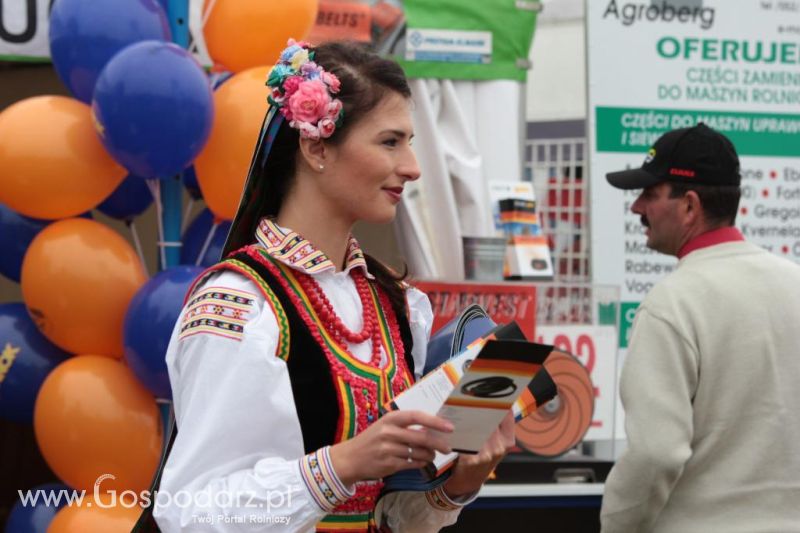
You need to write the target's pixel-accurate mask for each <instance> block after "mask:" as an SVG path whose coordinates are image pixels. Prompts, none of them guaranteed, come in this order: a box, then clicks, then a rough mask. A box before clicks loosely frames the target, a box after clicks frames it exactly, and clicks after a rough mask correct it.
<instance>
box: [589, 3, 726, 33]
mask: <svg viewBox="0 0 800 533" xmlns="http://www.w3.org/2000/svg"><path fill="white" fill-rule="evenodd" d="M675 3H676V2H675V0H673V1H671V2H670V1H667V0H662V1H661V3H652V4H635V3H627V4H618V3H617V0H611V1H610V2H609V3H608V5H607V6H606V10H605V12H604V13H603V18H604V19H605V18H607V17H609V16H612V17H614V18H616V19H617V20H619V21H620V22H622V25H623V26H630V25H632V24H634V23H635V22H656V21H660V22H677V23H680V24H698V25H699V26H700V27H701V28H702V29H704V30H707V29H709V28H711V27H712V26H713V25H714V15H715V10H714V8H713V7H699V6H691V7H690V6H686V5H680V6H676V5H674V4H675Z"/></svg>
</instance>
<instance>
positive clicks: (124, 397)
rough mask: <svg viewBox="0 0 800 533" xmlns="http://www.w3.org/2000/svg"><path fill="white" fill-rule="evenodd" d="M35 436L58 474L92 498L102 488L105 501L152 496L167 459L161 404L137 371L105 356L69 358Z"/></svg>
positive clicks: (39, 408)
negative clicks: (112, 494) (109, 496)
mask: <svg viewBox="0 0 800 533" xmlns="http://www.w3.org/2000/svg"><path fill="white" fill-rule="evenodd" d="M33 429H34V432H35V434H36V442H37V443H38V444H39V450H40V451H41V452H42V456H43V457H44V459H45V461H47V464H48V465H49V466H50V468H51V469H52V470H53V472H55V474H56V475H57V476H58V477H59V478H60V479H61V480H62V481H63V482H64V483H66V484H67V485H69V486H70V487H73V488H75V489H78V490H81V489H83V490H87V491H89V492H90V493H92V492H93V491H94V486H95V484H96V483H97V484H98V492H100V493H101V494H106V491H109V490H111V491H116V492H117V493H121V492H123V491H126V490H132V491H134V492H137V493H140V492H141V491H143V490H146V489H147V488H148V487H149V486H150V481H151V480H152V478H153V474H155V470H156V466H157V465H158V460H159V456H160V453H161V440H162V428H161V415H160V414H159V412H158V406H157V405H156V401H155V399H154V398H153V396H152V395H151V394H150V393H149V392H148V391H147V389H145V388H144V387H143V386H142V385H141V384H140V383H139V382H138V381H137V380H136V377H135V376H134V375H133V372H131V371H130V370H129V369H127V368H126V367H125V366H123V365H122V364H121V363H120V362H119V361H115V360H113V359H109V358H108V357H102V356H99V355H80V356H77V357H72V358H70V359H67V360H66V361H64V362H63V363H61V364H60V365H58V366H57V367H56V368H55V369H54V370H53V371H52V372H51V373H50V375H49V376H47V379H45V380H44V383H42V387H41V389H39V394H38V395H37V396H36V405H35V406H34V410H33ZM106 474H110V475H109V476H107V475H106ZM112 476H113V477H112ZM117 496H119V494H117ZM74 531H82V530H80V529H76V530H74Z"/></svg>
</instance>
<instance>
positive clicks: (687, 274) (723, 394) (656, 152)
mask: <svg viewBox="0 0 800 533" xmlns="http://www.w3.org/2000/svg"><path fill="white" fill-rule="evenodd" d="M606 178H607V179H608V182H609V183H610V184H611V185H613V186H614V187H617V188H620V189H643V190H642V193H641V194H640V195H639V197H638V198H637V199H636V201H635V202H634V203H633V206H632V208H631V209H632V211H633V212H634V213H636V214H637V215H639V216H640V217H641V220H642V224H644V226H645V227H646V228H647V229H646V235H647V245H648V246H649V247H650V248H652V249H654V250H656V251H659V252H661V253H664V254H669V255H674V256H677V257H678V259H679V261H678V266H677V268H676V269H675V270H674V271H673V272H672V273H671V274H669V275H668V276H667V277H666V278H664V279H663V280H661V281H660V282H659V283H657V284H656V285H655V286H654V287H653V289H652V290H651V291H650V292H649V293H648V294H647V296H646V297H645V299H644V301H643V302H642V303H641V305H640V306H639V308H638V309H637V312H636V319H635V321H634V324H633V329H632V333H631V338H630V342H629V345H628V353H627V357H626V359H625V364H624V367H623V370H622V377H621V380H620V396H621V398H622V402H623V405H624V408H625V418H626V420H625V429H626V433H627V437H628V447H627V450H626V452H625V453H624V454H623V456H622V457H621V458H620V459H619V461H617V463H616V465H615V466H614V468H613V469H612V471H611V473H610V474H609V477H608V479H607V480H606V484H605V489H604V495H603V508H602V511H601V521H602V526H603V529H602V530H603V532H604V533H617V532H620V533H622V532H626V533H627V532H633V531H648V532H656V533H667V532H676V533H677V532H682V533H683V532H686V531H753V532H755V531H765V532H766V531H800V505H798V501H799V500H798V495H800V477H798V476H797V472H800V416H798V415H797V413H798V412H800V394H797V392H796V390H797V389H796V387H797V383H800V357H798V356H797V350H798V346H800V333H799V332H800V329H798V328H797V324H798V323H800V266H798V265H797V264H795V263H793V262H791V261H788V260H786V259H783V258H780V257H777V256H775V255H773V254H771V253H769V252H767V251H765V250H764V249H762V248H760V247H758V246H755V245H753V244H750V243H748V242H745V240H744V237H743V236H742V234H741V233H740V232H739V230H737V229H736V228H735V227H734V226H733V224H734V221H735V218H736V214H737V211H738V208H739V198H740V187H739V185H740V181H741V177H740V173H739V158H738V156H737V154H736V150H735V148H734V147H733V144H731V142H730V141H729V140H728V139H727V138H726V137H725V136H724V135H722V134H720V133H719V132H717V131H715V130H713V129H711V128H709V127H708V126H706V125H705V124H698V125H696V126H694V127H691V128H684V129H679V130H674V131H670V132H668V133H666V134H664V135H663V136H662V137H661V138H659V139H658V140H657V141H656V143H655V144H654V145H653V147H652V148H651V149H650V151H649V152H648V154H647V157H646V158H645V161H644V163H643V164H642V166H641V168H637V169H630V170H623V171H620V172H612V173H609V174H607V175H606ZM766 450H768V452H766V453H765V451H766ZM756 458H757V459H756ZM756 462H757V463H756Z"/></svg>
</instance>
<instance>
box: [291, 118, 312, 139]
mask: <svg viewBox="0 0 800 533" xmlns="http://www.w3.org/2000/svg"><path fill="white" fill-rule="evenodd" d="M289 126H291V127H292V128H294V129H296V130H298V131H299V132H300V136H301V137H305V138H306V139H311V140H312V141H316V140H319V129H318V128H317V127H316V126H313V125H312V124H310V123H308V122H299V121H297V120H293V121H291V122H290V123H289Z"/></svg>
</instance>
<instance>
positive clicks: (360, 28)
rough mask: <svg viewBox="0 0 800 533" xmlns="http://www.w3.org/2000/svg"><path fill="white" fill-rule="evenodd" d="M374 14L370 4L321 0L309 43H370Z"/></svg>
mask: <svg viewBox="0 0 800 533" xmlns="http://www.w3.org/2000/svg"><path fill="white" fill-rule="evenodd" d="M371 25H372V13H371V11H370V7H369V5H368V4H360V3H358V2H338V1H336V0H320V2H319V11H318V12H317V20H316V22H315V23H314V26H313V27H312V28H311V33H309V35H308V41H309V42H312V43H314V44H320V43H323V42H326V41H336V40H342V39H347V40H352V41H362V42H369V41H370V40H371V39H372V34H371V31H370V28H371Z"/></svg>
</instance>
